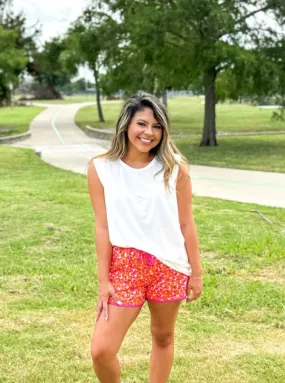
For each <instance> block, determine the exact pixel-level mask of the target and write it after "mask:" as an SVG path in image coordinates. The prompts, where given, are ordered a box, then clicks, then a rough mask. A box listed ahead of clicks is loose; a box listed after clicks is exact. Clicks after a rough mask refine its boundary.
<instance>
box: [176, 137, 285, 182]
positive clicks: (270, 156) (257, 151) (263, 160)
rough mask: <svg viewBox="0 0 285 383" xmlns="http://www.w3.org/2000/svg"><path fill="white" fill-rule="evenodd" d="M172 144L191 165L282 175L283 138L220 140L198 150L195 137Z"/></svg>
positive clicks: (178, 140)
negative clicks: (213, 144)
mask: <svg viewBox="0 0 285 383" xmlns="http://www.w3.org/2000/svg"><path fill="white" fill-rule="evenodd" d="M174 141H175V143H176V145H177V147H178V148H179V149H180V150H181V152H182V153H183V154H184V155H185V156H186V157H187V159H188V161H189V163H190V164H192V165H208V166H217V167H222V168H236V169H248V170H260V171H265V172H280V173H285V135H272V136H270V135H264V136H263V135H262V136H250V137H220V138H219V146H216V147H205V146H204V147H200V146H199V142H200V140H199V139H198V138H196V137H195V138H194V137H192V138H190V137H189V138H178V139H175V140H174ZM265 178H266V174H265Z"/></svg>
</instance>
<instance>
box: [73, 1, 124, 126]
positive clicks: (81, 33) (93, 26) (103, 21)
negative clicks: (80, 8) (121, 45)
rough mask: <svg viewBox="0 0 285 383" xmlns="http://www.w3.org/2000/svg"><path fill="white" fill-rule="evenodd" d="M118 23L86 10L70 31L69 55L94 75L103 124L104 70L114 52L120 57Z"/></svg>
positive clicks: (103, 15)
mask: <svg viewBox="0 0 285 383" xmlns="http://www.w3.org/2000/svg"><path fill="white" fill-rule="evenodd" d="M116 28H117V23H116V21H115V20H113V19H112V17H111V16H109V15H107V14H105V13H103V12H100V11H97V10H96V9H94V8H92V7H90V8H88V9H86V10H85V11H84V12H83V14H82V16H81V17H79V18H78V19H77V20H76V22H75V23H74V24H73V26H72V27H71V28H70V29H69V31H68V35H67V41H68V44H67V45H68V46H69V49H67V53H66V55H67V56H68V57H69V61H70V62H73V63H74V62H76V64H77V66H79V65H80V64H85V63H87V65H88V67H89V68H90V70H91V71H92V72H93V76H94V80H95V88H96V103H97V110H98V116H99V121H100V122H104V117H103V111H102V107H101V101H100V98H101V85H100V71H101V70H102V68H103V67H104V64H105V60H106V57H107V56H108V55H110V52H113V54H116V50H118V46H117V44H116V41H115V39H114V36H116Z"/></svg>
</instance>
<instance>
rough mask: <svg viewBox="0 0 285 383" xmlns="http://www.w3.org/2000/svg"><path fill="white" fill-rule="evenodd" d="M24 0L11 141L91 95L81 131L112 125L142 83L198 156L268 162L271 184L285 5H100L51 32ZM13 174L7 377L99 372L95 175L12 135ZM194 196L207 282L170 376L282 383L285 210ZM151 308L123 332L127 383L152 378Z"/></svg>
mask: <svg viewBox="0 0 285 383" xmlns="http://www.w3.org/2000/svg"><path fill="white" fill-rule="evenodd" d="M15 3H16V4H13V3H11V2H9V1H6V0H0V103H1V107H0V139H1V138H2V139H3V141H2V142H3V143H5V140H4V139H7V138H9V139H11V136H12V137H15V136H18V139H19V135H25V134H27V132H28V131H29V127H30V124H31V122H32V121H33V119H34V118H35V117H36V116H40V113H42V112H44V111H45V110H46V108H48V107H49V106H50V105H58V106H66V105H67V106H68V105H70V104H80V109H79V110H78V112H77V114H76V116H75V122H76V124H77V126H78V127H80V129H82V131H83V132H86V126H89V127H91V128H94V129H95V130H96V131H98V130H99V131H100V130H101V131H102V132H107V133H109V134H112V133H113V132H114V128H115V123H116V119H117V117H118V114H119V112H120V109H121V107H122V105H123V102H124V100H125V99H127V98H128V97H129V96H130V95H132V94H133V93H135V92H136V91H138V90H141V89H143V90H145V91H148V92H150V93H153V94H155V95H156V96H157V97H158V98H160V99H161V101H162V102H163V103H164V104H165V105H166V106H167V108H168V111H169V114H170V119H171V130H172V137H173V139H174V141H175V143H176V144H177V146H178V147H179V149H180V150H181V151H182V153H183V154H184V155H185V156H186V157H187V158H188V160H189V162H190V164H197V165H208V166H213V167H214V166H215V167H221V168H230V169H245V170H252V171H255V170H258V171H263V172H264V182H266V179H267V173H266V172H273V173H284V172H285V171H284V169H285V161H284V157H285V156H284V155H285V122H284V110H285V109H284V105H285V104H284V92H285V75H284V74H285V44H284V42H285V39H284V36H285V35H284V33H285V32H284V28H283V26H284V21H285V3H284V2H283V1H281V0H280V1H279V0H274V1H272V0H260V1H259V0H250V1H237V0H220V1H219V0H199V1H196V0H171V1H170V0H169V1H162V0H161V1H160V0H148V1H147V0H141V1H130V0H105V1H91V2H86V3H84V4H83V5H82V9H80V10H78V15H77V14H73V13H72V12H71V11H70V13H67V14H66V15H64V14H62V15H60V17H61V18H63V19H65V28H64V29H63V28H59V32H58V33H57V34H56V31H52V32H51V31H50V30H49V35H48V34H47V27H46V25H45V24H43V25H41V23H40V22H38V23H34V22H33V23H31V21H30V19H29V16H28V15H29V12H28V11H29V9H28V7H27V4H26V5H25V6H23V7H22V8H21V4H19V2H18V3H17V2H15ZM28 4H29V5H30V6H33V1H32V0H30V1H29V2H28ZM34 6H35V7H38V8H37V11H39V10H40V8H39V5H37V6H36V5H35V4H34ZM50 8H53V12H54V13H56V3H55V2H51V4H50ZM50 8H48V5H45V8H43V9H42V12H43V14H45V12H46V11H47V10H48V9H50ZM21 9H22V10H23V11H21ZM67 9H69V10H70V9H72V2H70V4H69V5H68V7H67ZM71 13H72V17H70V20H69V17H68V15H69V14H70V15H71ZM39 18H40V14H39ZM71 19H72V20H71ZM43 32H45V34H44V33H43ZM86 103H88V104H86ZM97 133H98V132H97ZM107 133H106V134H107ZM23 142H25V141H23ZM0 177H1V178H0V180H1V182H0V193H1V194H0V219H1V227H0V236H1V237H0V240H1V246H0V254H1V280H0V283H1V318H0V320H1V349H2V351H1V356H0V358H1V359H0V360H1V372H0V378H1V380H3V381H4V382H8V383H12V382H27V383H30V382H92V381H96V378H95V377H94V374H93V371H92V366H91V359H90V353H89V343H90V337H91V334H92V331H93V327H94V315H95V307H96V296H97V281H96V256H95V252H96V249H95V248H94V213H93V210H92V207H91V204H90V200H89V196H88V192H87V182H86V177H85V176H84V175H81V174H75V173H73V172H71V171H66V170H63V169H60V168H57V167H54V166H51V165H50V164H47V163H46V162H43V161H42V160H41V159H40V158H39V157H38V156H37V155H36V153H35V152H34V151H33V150H30V149H26V148H20V147H16V146H12V145H8V144H6V145H5V144H4V145H1V146H0ZM280 188H283V189H284V188H285V186H284V185H283V186H282V185H281V186H280ZM268 198H269V199H270V190H269V193H268ZM284 198H285V197H284ZM193 206H194V216H195V221H196V225H197V229H198V234H199V238H200V246H201V255H202V262H203V268H204V274H205V282H204V283H205V287H204V292H203V295H202V296H201V298H200V299H199V300H198V301H197V302H195V303H193V304H191V305H186V304H184V305H183V306H182V309H181V312H180V316H179V319H178V323H177V330H176V344H177V347H176V361H175V364H174V367H173V371H172V374H171V378H170V382H173V383H174V382H175V383H178V382H187V383H188V382H191V383H196V382H207V383H208V382H209V383H211V382H213V383H216V382H219V383H220V382H222V383H223V382H225V383H227V382H240V380H243V381H244V382H246V383H249V382H250V383H255V382H256V383H259V382H268V383H275V382H278V383H279V382H280V383H282V382H284V381H285V373H284V365H285V332H284V330H285V326H284V323H285V312H284V307H285V293H284V285H285V283H284V281H285V279H284V277H285V267H284V266H285V212H284V209H282V208H278V207H276V208H273V207H269V206H261V205H251V204H244V203H239V202H232V201H225V200H221V199H213V198H204V197H198V196H194V198H193ZM256 210H258V211H259V212H260V213H261V214H253V211H256ZM148 320H149V316H148V311H147V309H146V308H144V309H143V311H142V313H141V315H140V317H139V319H138V320H137V322H136V323H135V324H134V325H133V327H132V328H131V330H130V332H129V334H128V335H127V338H126V340H125V342H124V345H123V348H122V350H121V352H120V358H121V361H122V368H123V370H122V379H123V382H129V383H130V382H147V379H148V358H149V353H150V342H151V339H150V335H149V322H148Z"/></svg>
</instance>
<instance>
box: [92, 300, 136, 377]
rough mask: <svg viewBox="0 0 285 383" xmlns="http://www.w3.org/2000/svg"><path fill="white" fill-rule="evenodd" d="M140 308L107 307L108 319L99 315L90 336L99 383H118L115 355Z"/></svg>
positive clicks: (117, 365) (118, 370)
mask: <svg viewBox="0 0 285 383" xmlns="http://www.w3.org/2000/svg"><path fill="white" fill-rule="evenodd" d="M140 310H141V307H119V306H114V305H109V319H108V320H107V321H105V319H104V315H103V314H101V315H100V317H99V319H98V321H97V324H96V328H95V331H94V333H93V336H92V343H91V355H92V360H93V368H94V371H95V373H96V375H97V377H98V379H99V380H100V382H101V383H120V381H121V380H120V373H121V371H120V365H119V361H118V359H117V356H116V355H117V353H118V351H119V349H120V347H121V344H122V342H123V339H124V337H125V335H126V332H127V331H128V329H129V327H130V326H131V324H132V323H133V321H134V320H135V319H136V317H137V316H138V314H139V312H140Z"/></svg>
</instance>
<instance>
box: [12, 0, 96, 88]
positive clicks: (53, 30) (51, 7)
mask: <svg viewBox="0 0 285 383" xmlns="http://www.w3.org/2000/svg"><path fill="white" fill-rule="evenodd" d="M87 3H88V1H87V0H14V1H13V4H14V9H15V11H17V12H18V11H23V12H24V13H25V15H26V18H27V25H28V26H30V27H32V26H33V25H34V24H36V22H38V23H39V25H41V31H42V34H41V36H40V38H39V40H38V43H39V44H42V43H43V42H44V41H46V40H49V39H50V38H51V37H54V36H58V35H61V34H63V33H65V32H66V31H67V29H68V27H69V25H70V23H71V22H72V21H74V20H76V19H77V17H78V16H80V14H81V12H82V10H83V8H84V7H85V5H86V4H87ZM79 77H86V78H87V79H88V80H90V81H92V82H94V79H93V75H92V73H91V71H90V70H88V69H87V68H80V70H79Z"/></svg>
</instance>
